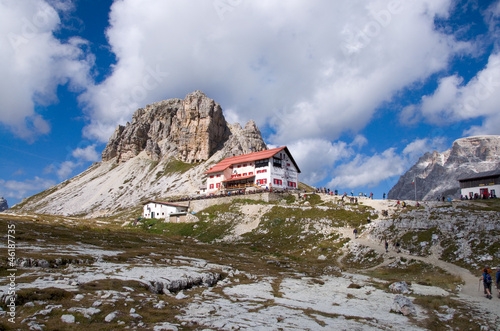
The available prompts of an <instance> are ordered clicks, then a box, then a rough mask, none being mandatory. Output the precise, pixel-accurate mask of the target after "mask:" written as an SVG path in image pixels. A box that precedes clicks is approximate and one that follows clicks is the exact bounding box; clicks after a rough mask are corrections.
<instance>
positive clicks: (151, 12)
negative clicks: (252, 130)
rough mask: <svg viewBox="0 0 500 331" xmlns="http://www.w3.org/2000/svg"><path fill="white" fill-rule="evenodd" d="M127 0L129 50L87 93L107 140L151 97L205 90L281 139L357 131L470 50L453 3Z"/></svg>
mask: <svg viewBox="0 0 500 331" xmlns="http://www.w3.org/2000/svg"><path fill="white" fill-rule="evenodd" d="M226 5H227V6H230V7H227V6H224V7H220V6H219V7H217V6H214V3H213V2H211V1H195V0H193V1H191V2H190V5H189V6H187V5H186V4H185V2H182V1H163V0H145V1H138V0H124V1H117V2H115V3H114V4H113V6H112V10H111V13H110V24H111V26H110V27H109V29H108V30H107V35H108V40H109V43H110V46H111V50H112V51H113V52H114V53H115V54H116V57H117V59H118V61H117V63H116V65H115V66H114V67H113V72H112V73H111V75H110V76H109V77H108V78H107V79H106V80H104V81H103V82H102V83H100V84H99V85H97V86H94V87H93V88H90V89H89V90H88V92H87V93H86V94H84V95H82V96H81V98H80V101H81V102H82V104H84V105H85V106H86V112H87V114H88V116H89V119H90V121H91V122H90V124H89V125H88V126H87V127H86V129H85V135H86V136H87V137H93V138H98V139H99V140H100V141H102V142H105V141H107V139H108V138H109V136H110V135H111V134H112V132H113V130H114V128H115V126H116V125H117V124H118V123H121V124H124V123H125V122H126V121H128V120H130V118H131V115H132V113H133V111H134V110H135V109H137V108H139V107H142V106H144V105H145V104H147V103H151V102H154V101H159V100H162V99H166V98H171V97H183V96H184V95H185V94H187V93H189V92H191V91H193V90H196V89H200V90H202V91H204V92H205V93H207V95H208V96H209V97H211V98H214V99H215V100H216V101H217V102H219V103H220V104H221V105H222V107H223V108H224V109H231V112H230V113H229V115H230V117H231V118H232V119H238V120H239V121H242V122H246V121H247V120H248V119H254V120H256V122H257V124H258V125H259V126H261V127H262V126H263V124H270V125H271V126H273V127H274V129H275V132H276V134H274V135H273V136H271V137H269V139H268V140H269V141H270V142H271V143H274V144H287V145H290V144H291V143H292V142H293V141H297V140H300V139H305V138H311V139H316V138H322V139H327V140H335V139H337V138H338V137H339V136H340V134H341V133H344V132H353V133H357V132H358V131H359V130H360V129H362V128H364V126H365V125H366V124H367V123H368V122H369V121H370V120H371V119H372V117H373V115H374V112H375V111H376V109H377V107H378V106H380V105H381V104H382V103H383V102H385V101H388V100H391V98H392V97H393V95H394V94H395V93H396V92H397V91H399V90H401V89H402V88H404V87H406V86H408V85H409V84H412V83H414V82H416V81H423V80H425V79H426V78H428V77H429V76H430V75H431V74H433V73H435V72H437V71H440V70H443V69H444V68H446V67H447V65H448V61H449V59H450V57H451V56H453V55H454V54H456V53H457V52H461V51H463V50H464V49H467V48H468V47H469V45H468V44H465V43H459V42H457V41H455V40H454V39H453V37H450V36H449V35H445V34H443V33H440V32H438V31H436V30H435V29H434V19H435V17H436V16H438V15H439V16H446V15H447V14H448V10H449V7H450V0H432V1H431V0H419V1H411V2H407V1H400V2H398V1H389V0H384V1H382V0H372V1H370V2H367V1H364V0H357V1H349V2H345V1H335V2H334V1H327V0H323V1H315V2H308V1H293V2H287V3H286V5H283V4H282V3H280V2H269V1H267V0H260V1H258V0H255V1H244V2H241V3H240V2H238V3H237V2H229V4H228V3H226Z"/></svg>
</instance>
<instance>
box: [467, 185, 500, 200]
mask: <svg viewBox="0 0 500 331" xmlns="http://www.w3.org/2000/svg"><path fill="white" fill-rule="evenodd" d="M481 189H488V193H489V194H490V195H491V191H492V190H494V191H495V195H496V196H497V197H498V196H499V194H500V185H487V186H486V185H485V186H476V187H467V188H463V189H460V194H461V195H462V196H463V197H464V198H465V197H466V196H467V197H468V198H469V199H470V197H471V196H470V193H472V197H473V198H474V195H475V194H477V195H478V196H481Z"/></svg>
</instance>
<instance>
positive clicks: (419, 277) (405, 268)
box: [365, 259, 463, 291]
mask: <svg viewBox="0 0 500 331" xmlns="http://www.w3.org/2000/svg"><path fill="white" fill-rule="evenodd" d="M365 274H367V275H369V276H372V277H375V278H379V279H384V280H387V281H389V282H399V281H405V282H407V283H409V284H411V283H419V284H422V285H428V286H437V287H441V288H443V289H445V290H452V291H454V290H455V289H456V287H457V285H459V284H463V281H462V279H460V278H459V277H457V276H454V275H451V274H450V273H448V272H447V271H446V270H443V269H441V268H439V267H436V266H433V265H431V264H428V263H424V262H421V261H417V260H413V259H412V260H409V261H406V260H404V259H401V260H396V261H395V262H393V263H392V264H390V265H388V266H384V267H381V268H377V269H375V270H371V271H367V272H365ZM388 285H389V284H388ZM388 285H387V286H388Z"/></svg>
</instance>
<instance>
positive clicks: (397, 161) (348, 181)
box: [327, 148, 407, 188]
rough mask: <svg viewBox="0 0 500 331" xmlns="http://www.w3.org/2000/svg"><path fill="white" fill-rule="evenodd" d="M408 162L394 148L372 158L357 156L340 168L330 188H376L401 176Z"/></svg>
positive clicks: (329, 184)
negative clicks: (390, 179) (383, 182)
mask: <svg viewBox="0 0 500 331" xmlns="http://www.w3.org/2000/svg"><path fill="white" fill-rule="evenodd" d="M406 164H407V162H406V160H405V159H404V158H403V157H401V156H400V155H398V154H397V153H396V151H395V149H394V148H389V149H387V150H385V151H384V152H382V153H381V154H378V153H376V154H374V155H372V156H366V155H361V154H360V155H356V157H355V158H354V159H353V160H351V161H350V162H348V163H345V164H342V165H340V166H338V167H337V168H336V169H335V171H334V176H333V178H332V180H331V181H330V182H329V183H328V185H327V186H328V187H344V188H357V187H374V186H376V185H378V184H379V183H380V182H381V181H383V180H386V179H389V178H391V177H394V176H398V175H401V174H402V173H403V171H404V170H405V168H406Z"/></svg>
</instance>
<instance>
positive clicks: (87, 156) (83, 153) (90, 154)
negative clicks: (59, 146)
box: [72, 144, 100, 162]
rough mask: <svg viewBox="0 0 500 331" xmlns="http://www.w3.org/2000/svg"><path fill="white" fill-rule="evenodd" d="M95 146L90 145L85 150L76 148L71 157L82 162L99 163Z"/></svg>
mask: <svg viewBox="0 0 500 331" xmlns="http://www.w3.org/2000/svg"><path fill="white" fill-rule="evenodd" d="M95 148H96V145H95V144H94V145H90V146H87V147H85V148H77V149H75V150H74V151H73V152H72V155H73V157H76V158H77V159H82V160H83V161H89V162H96V161H99V159H100V157H99V153H97V152H96V150H95Z"/></svg>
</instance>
